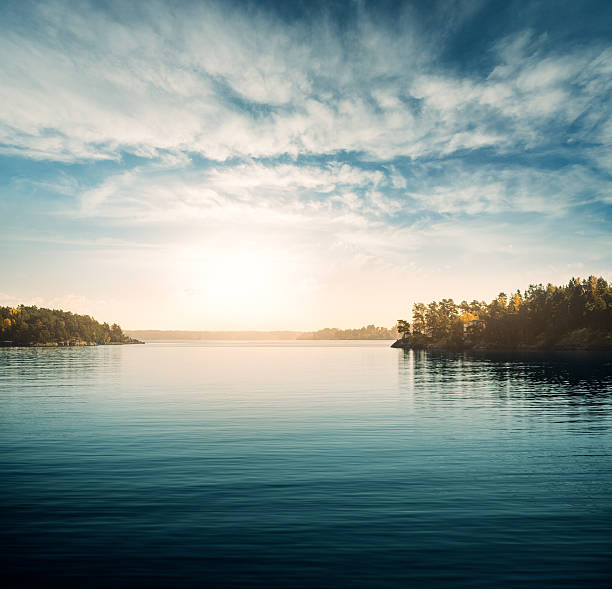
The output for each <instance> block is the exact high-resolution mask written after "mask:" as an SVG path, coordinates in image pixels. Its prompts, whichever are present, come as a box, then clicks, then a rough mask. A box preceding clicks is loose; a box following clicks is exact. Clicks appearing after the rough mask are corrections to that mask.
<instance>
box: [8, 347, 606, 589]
mask: <svg viewBox="0 0 612 589" xmlns="http://www.w3.org/2000/svg"><path fill="white" fill-rule="evenodd" d="M389 343H390V342H282V343H281V342H256V343H247V342H180V343H177V342H175V343H151V344H147V345H145V346H101V347H93V348H72V349H44V348H30V349H0V399H1V403H2V412H1V430H0V468H1V475H2V480H1V485H0V500H1V506H2V522H1V523H2V525H1V531H0V535H1V537H2V545H3V552H2V565H3V577H6V576H10V577H11V578H12V579H13V580H14V581H15V582H16V583H21V584H23V585H38V586H49V585H54V586H67V585H71V584H74V585H75V586H85V587H94V586H113V587H120V586H130V587H135V586H146V587H152V586H166V587H180V586H201V587H205V586H208V587H251V586H261V587H291V588H295V587H334V588H336V587H408V586H418V587H514V586H521V587H541V586H550V587H587V586H590V587H593V586H606V585H610V584H611V582H612V531H611V530H612V361H611V358H610V356H607V357H606V356H598V355H596V354H562V353H559V354H556V355H550V354H549V355H546V354H531V355H522V356H521V355H514V356H509V355H496V356H471V355H464V354H455V355H448V354H436V353H427V352H414V353H413V352H411V351H403V350H396V349H391V348H389Z"/></svg>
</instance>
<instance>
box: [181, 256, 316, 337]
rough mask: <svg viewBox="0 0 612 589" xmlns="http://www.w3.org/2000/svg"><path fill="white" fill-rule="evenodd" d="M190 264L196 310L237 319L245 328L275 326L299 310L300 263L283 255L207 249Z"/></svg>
mask: <svg viewBox="0 0 612 589" xmlns="http://www.w3.org/2000/svg"><path fill="white" fill-rule="evenodd" d="M188 266H189V268H190V270H189V272H190V273H191V277H190V279H189V280H188V281H187V283H189V284H191V285H192V288H190V289H188V291H187V295H188V297H187V298H188V299H189V302H190V303H191V306H195V307H200V311H201V314H203V315H205V316H208V317H210V318H214V317H223V318H224V323H226V324H227V322H228V321H227V319H228V318H230V317H232V318H234V319H235V321H236V322H237V324H238V325H240V326H251V327H257V325H258V324H259V323H260V321H262V322H264V323H263V325H269V324H270V320H271V318H273V317H275V316H279V315H282V314H285V313H290V312H293V311H294V310H295V307H296V306H299V304H300V299H301V298H302V297H301V295H302V294H303V285H304V280H303V276H301V275H300V274H301V272H300V268H299V265H298V264H297V263H296V261H295V260H293V259H292V258H291V257H290V256H289V255H287V254H285V253H283V252H282V251H275V250H272V249H252V250H247V249H240V250H234V251H214V252H211V251H201V252H200V253H199V254H198V255H197V256H196V259H191V260H190V261H189V263H188ZM186 302H187V301H186Z"/></svg>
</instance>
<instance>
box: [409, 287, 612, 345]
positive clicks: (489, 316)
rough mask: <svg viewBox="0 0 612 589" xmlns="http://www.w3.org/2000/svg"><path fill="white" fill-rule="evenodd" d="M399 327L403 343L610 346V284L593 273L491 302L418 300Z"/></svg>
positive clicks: (497, 298) (504, 294) (501, 295)
mask: <svg viewBox="0 0 612 589" xmlns="http://www.w3.org/2000/svg"><path fill="white" fill-rule="evenodd" d="M398 331H399V332H400V337H401V340H400V341H401V342H403V343H404V344H405V345H430V344H431V343H437V344H440V345H449V346H456V347H465V346H466V345H469V346H479V345H482V346H503V347H511V348H512V347H555V346H558V347H564V346H565V347H572V346H575V347H598V346H601V347H612V285H610V284H608V283H607V282H606V280H604V279H603V278H602V277H599V278H598V277H596V276H589V278H587V279H584V280H581V279H580V278H572V279H571V280H570V281H569V283H568V284H567V285H562V286H554V285H552V284H548V285H546V286H543V285H542V284H536V285H530V286H529V288H528V289H527V290H526V291H524V292H521V291H520V290H517V291H516V292H515V293H513V294H511V295H507V294H506V293H503V292H501V293H499V295H498V296H497V297H496V298H495V299H493V300H492V301H491V302H490V303H486V302H485V301H477V300H473V301H472V302H469V303H468V302H467V301H462V302H461V303H459V304H456V303H455V302H454V301H453V299H442V300H440V301H432V302H431V303H429V304H428V305H425V304H423V303H415V304H414V306H413V309H412V323H409V322H408V321H406V320H402V319H400V320H399V321H398Z"/></svg>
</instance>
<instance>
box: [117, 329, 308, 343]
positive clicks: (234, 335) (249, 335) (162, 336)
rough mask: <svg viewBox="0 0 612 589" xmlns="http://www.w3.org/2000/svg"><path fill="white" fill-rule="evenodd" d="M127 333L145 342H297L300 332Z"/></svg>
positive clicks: (142, 330)
mask: <svg viewBox="0 0 612 589" xmlns="http://www.w3.org/2000/svg"><path fill="white" fill-rule="evenodd" d="M126 333H127V334H128V335H130V336H132V337H136V338H138V339H142V340H145V341H163V340H172V341H173V340H295V339H297V337H298V336H299V335H300V334H301V332H300V331H188V330H184V331H180V330H163V329H139V330H130V331H126Z"/></svg>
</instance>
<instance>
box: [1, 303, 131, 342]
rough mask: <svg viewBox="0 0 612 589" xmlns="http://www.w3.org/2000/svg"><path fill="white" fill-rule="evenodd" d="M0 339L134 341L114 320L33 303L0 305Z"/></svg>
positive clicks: (29, 340)
mask: <svg viewBox="0 0 612 589" xmlns="http://www.w3.org/2000/svg"><path fill="white" fill-rule="evenodd" d="M0 341H1V342H3V343H5V345H6V344H9V345H41V344H47V345H60V346H69V345H83V344H90V345H93V344H127V343H137V340H133V339H132V338H130V337H128V336H127V335H125V334H124V333H123V331H122V330H121V327H119V325H117V324H116V323H113V325H109V324H108V323H98V322H97V321H96V320H95V319H93V318H92V317H90V316H89V315H77V314H75V313H71V312H69V311H60V310H57V309H44V308H39V307H36V306H29V307H27V306H25V305H19V306H18V307H0Z"/></svg>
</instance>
